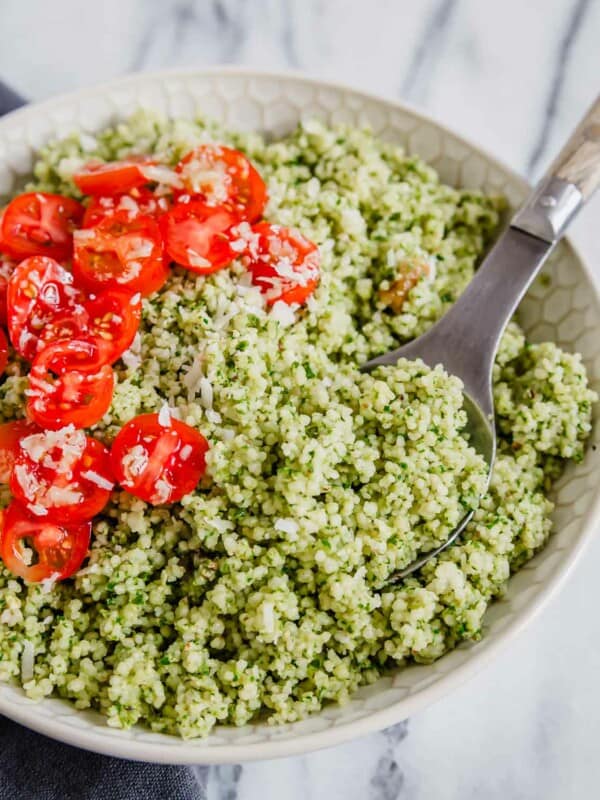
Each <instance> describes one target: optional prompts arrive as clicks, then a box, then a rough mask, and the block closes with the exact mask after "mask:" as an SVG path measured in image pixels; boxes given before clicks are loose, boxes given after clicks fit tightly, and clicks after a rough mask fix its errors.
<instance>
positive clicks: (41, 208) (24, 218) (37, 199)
mask: <svg viewBox="0 0 600 800" xmlns="http://www.w3.org/2000/svg"><path fill="white" fill-rule="evenodd" d="M83 211H84V209H83V206H82V205H81V203H78V202H77V201H76V200H73V199H71V198H70V197H63V196H62V195H59V194H48V193H47V192H26V193H24V194H20V195H17V197H15V198H14V200H11V201H10V203H9V204H8V206H7V207H6V209H5V210H4V214H3V216H2V228H1V231H0V238H1V239H2V250H3V252H5V253H6V254H7V255H8V256H10V257H12V258H15V259H23V258H28V257H29V256H48V257H49V258H56V259H62V258H68V257H69V256H70V254H71V250H72V247H73V231H74V229H75V228H76V227H77V226H78V225H79V224H80V223H81V220H82V219H83Z"/></svg>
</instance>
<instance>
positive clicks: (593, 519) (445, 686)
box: [0, 65, 600, 765]
mask: <svg viewBox="0 0 600 800" xmlns="http://www.w3.org/2000/svg"><path fill="white" fill-rule="evenodd" d="M220 76H234V77H240V78H246V79H251V78H263V79H264V78H267V79H272V80H275V81H296V82H297V83H302V84H308V85H310V86H313V87H318V88H321V89H331V90H333V91H342V92H351V93H352V94H354V95H355V96H358V97H360V98H362V99H363V100H366V101H369V102H371V103H376V104H380V105H384V106H386V107H388V108H394V109H397V110H399V111H404V112H408V113H409V114H410V115H411V116H413V117H414V118H415V119H416V120H418V121H422V122H425V123H428V124H429V125H432V126H434V127H436V128H437V129H438V130H440V131H441V132H442V133H443V134H444V135H450V136H452V137H454V139H455V140H456V141H458V142H459V143H460V144H461V145H464V146H465V147H466V148H467V149H468V150H469V151H470V152H471V153H476V154H477V155H479V156H481V157H482V158H484V159H485V160H486V162H488V163H489V164H492V165H493V166H494V167H495V168H497V169H498V170H499V171H500V172H501V173H503V174H505V175H507V176H509V177H510V178H511V180H513V181H515V183H517V184H519V185H521V187H523V188H527V187H528V186H529V184H528V183H527V181H525V180H524V179H523V178H522V177H521V176H520V175H519V174H518V173H517V172H515V171H514V170H513V169H512V168H511V167H508V166H507V165H506V164H505V163H503V162H502V161H501V160H499V159H497V158H496V157H495V156H493V155H491V154H490V153H489V152H487V151H486V150H485V149H483V148H481V147H479V146H478V145H475V144H473V142H471V141H470V140H469V139H468V138H466V137H464V136H463V135H462V134H459V133H457V132H456V131H455V130H454V129H453V128H451V127H449V126H447V125H445V124H443V123H441V122H440V121H438V120H437V119H436V118H435V117H433V116H430V115H428V114H425V113H423V112H422V111H420V110H418V109H416V108H415V107H414V106H412V105H411V104H410V103H405V102H403V101H399V100H396V99H394V98H390V97H385V96H384V95H379V94H377V93H374V92H369V91H364V90H362V89H357V88H355V87H353V86H351V85H349V84H345V83H343V82H338V81H330V80H320V79H318V78H313V77H310V76H308V75H305V74H303V73H302V72H298V71H294V70H282V71H277V70H262V69H255V68H253V67H243V66H230V65H223V66H215V67H208V68H194V67H191V68H171V69H161V70H154V71H150V72H140V73H134V74H131V75H126V76H124V77H121V78H116V79H113V80H110V81H106V82H102V83H98V84H94V85H93V86H90V87H86V88H83V89H77V90H75V91H71V92H65V93H62V94H59V95H56V96H54V97H51V98H49V99H47V100H43V101H41V102H37V103H32V104H30V105H27V106H24V107H23V108H20V109H17V110H15V111H12V112H10V113H9V114H6V115H5V116H4V117H2V119H0V131H1V130H2V129H3V128H4V127H9V126H10V125H11V124H12V122H13V121H14V120H17V119H18V118H20V117H24V118H26V117H27V116H37V115H38V114H40V113H45V112H49V111H51V110H52V109H53V108H54V107H55V106H57V105H60V104H62V103H65V102H67V103H72V104H74V103H76V102H78V101H81V100H83V99H85V98H86V97H88V96H89V95H93V94H95V93H96V92H99V91H110V90H114V89H123V88H127V86H128V85H131V84H133V85H135V84H136V83H144V82H146V81H152V80H162V79H169V78H171V79H174V78H175V79H176V78H182V79H190V78H192V77H196V78H210V77H212V78H217V77H220ZM565 244H566V245H567V246H568V247H570V249H571V251H572V253H573V255H574V256H575V258H576V259H577V261H578V262H579V264H580V265H581V268H582V270H583V272H584V273H585V274H586V276H587V278H588V279H589V283H590V285H591V286H592V287H593V290H594V295H595V300H596V302H598V303H600V288H599V285H598V281H597V280H596V278H595V277H594V274H593V273H592V272H591V270H590V269H589V268H588V267H587V265H586V262H585V260H584V259H583V258H582V257H581V255H580V253H579V251H578V249H577V248H576V247H574V246H573V244H572V243H571V242H570V240H569V239H565ZM599 522H600V494H599V495H598V496H597V497H596V499H595V501H594V502H593V503H592V505H591V507H590V508H589V509H588V511H587V513H586V515H585V517H584V518H583V519H582V524H581V533H580V535H579V537H578V539H577V542H576V543H575V544H574V545H573V546H572V547H571V548H570V550H569V551H568V554H567V556H566V557H565V558H564V560H563V562H562V564H561V566H560V568H558V569H557V570H556V571H555V573H554V575H553V576H552V580H551V581H549V582H548V583H547V584H545V585H544V586H543V588H542V589H540V590H539V591H538V592H537V593H536V594H535V596H533V597H532V599H531V600H529V601H528V602H527V603H525V604H524V606H523V608H522V609H521V610H520V611H519V613H518V614H517V615H516V617H515V619H514V620H512V621H511V622H510V623H509V624H507V625H506V626H505V627H504V628H503V629H502V630H501V631H500V632H499V633H497V634H495V637H494V639H493V640H488V644H487V645H486V644H485V637H484V640H483V641H484V644H483V646H482V647H481V649H480V650H478V651H477V652H474V653H473V655H472V656H471V658H469V660H468V661H466V662H465V663H463V664H459V665H458V666H457V667H455V668H454V669H452V670H451V671H450V672H449V673H447V674H446V675H444V676H442V677H440V678H439V679H438V680H436V681H435V682H434V683H432V684H430V685H428V686H426V687H425V688H423V689H420V690H417V691H416V692H415V693H414V694H412V695H409V696H408V697H407V698H405V699H403V700H400V701H398V702H396V703H392V704H391V705H390V706H388V707H387V708H384V709H382V710H379V711H373V712H372V713H371V714H369V715H368V716H365V717H362V718H360V719H357V720H350V721H348V722H341V723H338V724H335V725H333V726H330V727H328V728H327V729H325V730H322V731H317V732H311V733H299V734H298V735H297V736H295V737H294V738H289V739H282V740H277V739H273V740H271V741H266V742H256V743H248V744H224V745H219V746H218V747H214V746H210V745H208V744H206V743H205V741H204V740H201V739H196V740H192V741H185V740H179V739H177V738H176V737H172V739H173V742H172V743H170V744H164V743H162V742H151V741H147V740H146V741H139V740H136V739H125V738H121V736H118V735H116V734H117V731H115V736H114V738H113V737H111V736H110V735H107V733H106V732H105V733H103V734H100V733H96V731H95V730H94V729H92V730H85V729H80V728H75V727H74V726H72V725H69V724H66V723H63V722H61V721H60V719H47V718H45V717H40V716H39V715H38V714H36V706H37V704H36V703H34V702H33V701H32V702H31V703H26V704H18V705H15V704H14V703H11V702H10V701H7V700H5V699H3V698H2V697H1V696H0V713H1V714H4V715H5V716H6V717H8V718H10V719H12V720H14V721H15V722H18V723H20V724H21V725H24V726H26V727H28V728H30V729H31V730H34V731H37V732H38V733H41V734H44V735H46V736H49V737H50V738H52V739H56V740H58V741H61V742H64V743H66V744H70V745H73V746H75V747H80V748H83V749H86V750H90V751H93V752H96V753H101V754H103V755H109V756H115V757H117V758H127V759H132V760H137V761H149V762H153V763H162V764H191V765H193V764H228V763H236V762H240V761H241V762H245V761H256V760H260V759H272V758H283V757H285V756H293V755H299V754H302V753H307V752H311V751H314V750H319V749H322V748H326V747H333V746H335V745H338V744H342V743H343V742H346V741H349V740H351V739H355V738H359V737H362V736H366V735H367V734H370V733H373V732H376V731H379V730H381V729H383V728H386V727H388V726H390V725H393V724H395V723H397V722H399V721H401V720H403V719H405V718H406V717H409V716H411V715H412V714H414V713H416V712H417V711H419V710H421V709H423V708H425V707H427V706H429V705H431V704H433V703H435V702H436V701H437V700H440V699H441V698H442V697H443V696H444V695H446V694H449V693H450V692H451V691H453V690H454V689H456V688H458V687H459V686H461V685H462V684H463V683H465V682H466V681H467V680H468V679H469V678H471V677H472V676H474V675H475V674H476V673H477V672H479V671H480V670H481V669H483V667H485V666H486V665H487V664H489V663H490V662H491V661H492V659H493V658H494V656H495V655H496V654H498V653H499V652H500V651H501V650H502V649H504V648H505V647H506V645H507V644H508V642H509V641H510V640H512V639H514V638H515V637H516V636H518V635H519V634H520V633H522V632H523V630H524V629H525V628H526V627H527V626H528V625H529V623H530V622H532V621H533V619H535V617H537V615H538V614H539V613H540V612H541V611H542V610H543V609H544V608H545V607H546V605H547V604H548V603H549V602H550V600H551V598H552V597H553V596H554V595H555V594H557V593H558V592H559V591H560V589H561V588H562V586H563V585H564V583H565V581H566V580H567V578H568V577H569V575H570V573H571V572H572V570H573V568H574V567H575V565H576V563H577V561H578V559H579V557H580V556H581V553H582V552H583V550H584V548H585V547H586V546H587V544H588V542H589V541H590V539H591V538H592V535H593V533H594V527H595V526H596V525H597V524H598V523H599ZM105 730H106V731H108V730H110V729H108V728H106V729H105Z"/></svg>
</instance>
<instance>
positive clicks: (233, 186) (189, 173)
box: [175, 144, 267, 222]
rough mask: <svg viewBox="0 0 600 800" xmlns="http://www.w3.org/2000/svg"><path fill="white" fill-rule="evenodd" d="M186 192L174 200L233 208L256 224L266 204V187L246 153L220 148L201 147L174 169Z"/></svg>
mask: <svg viewBox="0 0 600 800" xmlns="http://www.w3.org/2000/svg"><path fill="white" fill-rule="evenodd" d="M175 171H176V172H178V173H179V174H180V175H181V178H182V180H183V184H184V189H183V190H176V192H175V198H176V199H179V200H181V199H182V198H183V199H185V196H186V195H188V196H191V198H192V199H194V200H202V201H204V203H206V205H209V206H223V205H227V206H230V207H233V208H235V209H236V211H238V212H239V213H240V215H241V216H242V217H243V218H244V219H248V220H250V222H256V220H258V219H260V217H261V216H262V213H263V211H264V208H265V205H266V203H267V187H266V186H265V182H264V181H263V179H262V178H261V177H260V175H259V174H258V172H257V171H256V170H255V168H254V167H253V166H252V164H251V163H250V161H248V159H247V158H246V156H245V155H244V154H243V153H240V152H239V151H238V150H232V149H231V148H230V147H224V146H223V145H217V144H201V145H200V146H199V147H196V149H195V150H192V152H191V153H188V154H187V155H186V156H185V157H184V158H183V159H182V160H181V161H180V162H179V164H178V165H177V166H176V167H175Z"/></svg>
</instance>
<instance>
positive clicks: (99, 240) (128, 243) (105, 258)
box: [73, 211, 169, 297]
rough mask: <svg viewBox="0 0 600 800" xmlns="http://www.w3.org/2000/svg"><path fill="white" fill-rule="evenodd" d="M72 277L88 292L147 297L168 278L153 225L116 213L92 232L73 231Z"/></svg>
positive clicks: (145, 218) (161, 246) (155, 225)
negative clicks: (114, 291)
mask: <svg viewBox="0 0 600 800" xmlns="http://www.w3.org/2000/svg"><path fill="white" fill-rule="evenodd" d="M73 240H74V252H73V274H74V275H75V278H76V279H77V280H78V281H80V283H81V284H82V286H85V287H87V288H88V289H89V290H90V291H94V290H95V291H98V290H100V289H119V288H120V289H127V290H128V291H130V292H132V293H134V292H140V293H141V294H142V295H143V296H144V297H147V296H148V295H149V294H152V292H156V291H157V290H158V289H160V288H161V286H163V285H164V283H165V281H166V280H167V278H168V277H169V267H168V264H166V263H165V259H164V258H163V245H162V239H161V235H160V231H159V229H158V226H157V224H156V222H155V221H154V220H153V219H151V218H150V217H136V218H135V219H129V216H128V214H127V212H123V211H119V212H117V213H116V214H114V216H112V217H106V218H105V219H104V220H102V222H100V223H99V224H98V225H96V227H95V228H83V229H81V230H79V231H76V233H75V236H74V237H73Z"/></svg>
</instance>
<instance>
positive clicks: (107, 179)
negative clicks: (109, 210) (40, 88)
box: [73, 156, 156, 195]
mask: <svg viewBox="0 0 600 800" xmlns="http://www.w3.org/2000/svg"><path fill="white" fill-rule="evenodd" d="M155 163H156V161H154V160H153V159H151V158H148V157H146V156H138V157H136V156H131V157H130V158H127V159H124V160H123V161H107V162H104V161H90V162H89V164H86V165H85V167H83V169H81V170H80V171H79V172H76V173H75V175H73V180H74V182H75V185H76V186H77V187H78V188H79V189H80V190H81V191H82V192H83V193H84V194H97V195H111V194H123V193H124V192H129V191H130V190H131V189H135V188H137V187H138V186H144V185H145V184H147V183H149V182H150V181H149V179H148V178H147V177H146V175H145V173H144V166H152V165H154V164H155Z"/></svg>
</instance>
